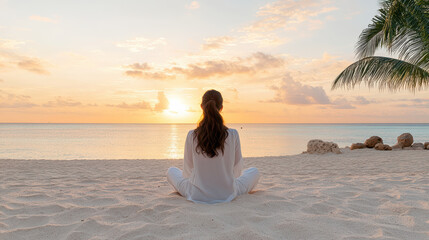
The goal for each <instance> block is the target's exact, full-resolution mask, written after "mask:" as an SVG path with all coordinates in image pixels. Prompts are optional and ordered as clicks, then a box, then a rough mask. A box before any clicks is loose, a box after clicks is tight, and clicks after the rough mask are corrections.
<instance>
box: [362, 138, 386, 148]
mask: <svg viewBox="0 0 429 240" xmlns="http://www.w3.org/2000/svg"><path fill="white" fill-rule="evenodd" d="M377 143H383V139H381V137H379V136H372V137H370V138H368V139H367V140H366V141H365V145H366V147H369V148H373V147H375V145H377Z"/></svg>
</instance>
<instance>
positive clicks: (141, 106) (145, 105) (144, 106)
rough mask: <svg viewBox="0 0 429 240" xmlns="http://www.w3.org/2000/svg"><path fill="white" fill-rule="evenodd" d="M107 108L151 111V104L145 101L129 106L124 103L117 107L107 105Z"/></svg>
mask: <svg viewBox="0 0 429 240" xmlns="http://www.w3.org/2000/svg"><path fill="white" fill-rule="evenodd" d="M106 106H108V107H117V108H124V109H134V110H139V109H151V106H150V104H149V103H148V102H145V101H141V102H138V103H132V104H127V103H125V102H122V103H121V104H116V105H112V104H107V105H106Z"/></svg>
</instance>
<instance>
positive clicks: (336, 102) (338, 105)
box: [331, 98, 356, 109]
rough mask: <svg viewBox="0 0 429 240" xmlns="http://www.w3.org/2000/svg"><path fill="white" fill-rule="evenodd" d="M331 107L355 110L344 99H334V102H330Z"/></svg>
mask: <svg viewBox="0 0 429 240" xmlns="http://www.w3.org/2000/svg"><path fill="white" fill-rule="evenodd" d="M331 107H332V108H334V109H355V108H356V107H355V106H353V105H352V104H351V103H350V102H349V101H348V100H347V99H346V98H337V99H335V100H334V101H332V106H331Z"/></svg>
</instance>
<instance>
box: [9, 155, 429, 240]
mask: <svg viewBox="0 0 429 240" xmlns="http://www.w3.org/2000/svg"><path fill="white" fill-rule="evenodd" d="M343 151H344V153H343V154H338V155H337V154H325V155H309V154H301V155H295V156H285V157H264V158H248V159H245V165H246V166H248V167H249V166H255V167H257V168H259V170H260V172H261V174H262V179H261V181H260V184H259V185H258V186H257V187H256V191H255V192H254V193H253V194H249V195H243V196H239V197H238V198H237V199H235V200H234V201H232V202H231V203H223V204H216V205H204V204H196V203H192V202H189V201H186V200H185V199H183V198H182V197H180V196H179V195H178V194H176V193H174V192H173V189H172V188H171V186H169V185H168V183H167V181H166V178H165V176H164V174H165V172H166V170H167V168H168V167H169V166H178V167H181V166H182V161H181V160H108V161H102V160H100V161H98V160H93V161H90V160H88V161H85V160H82V161H81V160H76V161H39V160H28V161H26V160H0V239H1V240H6V239H55V240H58V239H429V151H423V150H421V151H417V150H415V151H412V150H410V151H406V150H403V151H386V152H384V151H375V150H371V149H364V150H354V151H350V150H348V149H345V150H344V149H343Z"/></svg>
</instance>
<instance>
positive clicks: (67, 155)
mask: <svg viewBox="0 0 429 240" xmlns="http://www.w3.org/2000/svg"><path fill="white" fill-rule="evenodd" d="M195 126H196V125H195V124H50V123H49V124H48V123H47V124H42V123H35V124H28V123H19V124H15V123H13V124H12V123H2V124H0V159H48V160H72V159H181V158H183V148H184V144H185V138H186V135H187V132H188V131H189V130H191V129H193V128H195ZM227 126H228V127H230V128H235V129H237V130H238V132H239V134H240V139H241V147H242V153H243V157H262V156H283V155H292V154H299V153H301V152H303V151H305V150H306V146H307V142H308V141H309V140H311V139H322V140H325V141H332V142H335V143H338V145H339V146H340V147H345V146H350V145H351V144H352V143H355V142H364V141H365V139H367V138H368V137H370V136H374V135H377V136H380V137H381V138H383V140H384V142H385V143H386V144H389V145H392V144H394V143H396V137H397V136H399V135H400V134H402V133H404V132H409V133H411V134H412V135H413V136H414V141H415V142H429V124H229V125H227Z"/></svg>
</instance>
